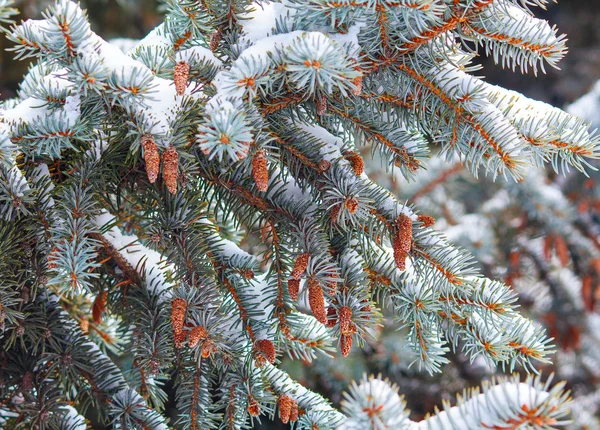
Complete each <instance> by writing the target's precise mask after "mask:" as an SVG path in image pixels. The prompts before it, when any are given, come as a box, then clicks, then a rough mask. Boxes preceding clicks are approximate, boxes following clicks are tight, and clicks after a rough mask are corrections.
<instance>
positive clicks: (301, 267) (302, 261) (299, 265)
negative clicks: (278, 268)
mask: <svg viewBox="0 0 600 430" xmlns="http://www.w3.org/2000/svg"><path fill="white" fill-rule="evenodd" d="M309 258H310V254H309V253H308V252H305V253H304V254H300V255H299V256H298V258H297V259H296V262H295V263H294V268H293V269H292V278H294V279H296V280H299V279H300V278H301V277H302V275H303V274H304V271H305V270H306V268H307V267H308V260H309Z"/></svg>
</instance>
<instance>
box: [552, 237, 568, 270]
mask: <svg viewBox="0 0 600 430" xmlns="http://www.w3.org/2000/svg"><path fill="white" fill-rule="evenodd" d="M554 249H555V251H556V255H557V256H558V259H559V260H560V264H562V266H563V267H564V266H566V265H567V264H569V247H568V246H567V243H566V242H565V240H564V239H563V237H562V236H556V237H555V239H554Z"/></svg>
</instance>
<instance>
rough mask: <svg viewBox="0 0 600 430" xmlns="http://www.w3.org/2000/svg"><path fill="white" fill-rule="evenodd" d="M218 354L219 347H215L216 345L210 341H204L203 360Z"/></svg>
mask: <svg viewBox="0 0 600 430" xmlns="http://www.w3.org/2000/svg"><path fill="white" fill-rule="evenodd" d="M216 352H217V345H215V343H214V342H213V341H212V340H210V339H206V340H205V341H204V343H203V344H202V352H201V354H202V358H208V357H210V356H211V355H213V354H215V353H216Z"/></svg>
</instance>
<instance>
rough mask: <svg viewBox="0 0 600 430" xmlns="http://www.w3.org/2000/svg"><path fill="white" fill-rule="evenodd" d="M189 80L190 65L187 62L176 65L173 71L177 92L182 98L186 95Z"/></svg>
mask: <svg viewBox="0 0 600 430" xmlns="http://www.w3.org/2000/svg"><path fill="white" fill-rule="evenodd" d="M189 80H190V65H189V64H188V63H186V62H185V61H180V62H179V63H177V64H175V68H174V69H173V81H174V82H175V91H177V95H178V96H182V95H183V94H184V93H185V89H186V88H187V86H188V82H189Z"/></svg>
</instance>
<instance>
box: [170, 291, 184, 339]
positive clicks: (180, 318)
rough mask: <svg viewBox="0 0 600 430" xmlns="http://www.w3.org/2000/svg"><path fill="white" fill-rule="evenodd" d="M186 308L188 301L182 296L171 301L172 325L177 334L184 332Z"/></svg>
mask: <svg viewBox="0 0 600 430" xmlns="http://www.w3.org/2000/svg"><path fill="white" fill-rule="evenodd" d="M186 310H187V302H186V301H185V300H184V299H182V298H181V297H178V298H176V299H174V300H173V301H172V302H171V325H172V326H173V333H175V335H178V334H181V333H182V332H183V323H184V321H185V311H186ZM184 339H185V337H184Z"/></svg>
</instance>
